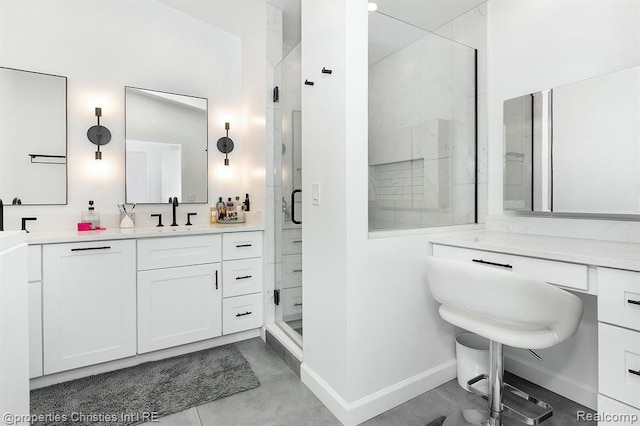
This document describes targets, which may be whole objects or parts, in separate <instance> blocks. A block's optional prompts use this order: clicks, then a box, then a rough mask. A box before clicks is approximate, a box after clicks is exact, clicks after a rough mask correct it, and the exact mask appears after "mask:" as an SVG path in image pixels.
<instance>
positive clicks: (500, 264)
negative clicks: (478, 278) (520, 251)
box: [472, 259, 513, 269]
mask: <svg viewBox="0 0 640 426" xmlns="http://www.w3.org/2000/svg"><path fill="white" fill-rule="evenodd" d="M472 260H473V261H474V262H476V263H482V264H484V265H491V266H500V267H501V268H509V269H511V268H513V266H511V265H509V264H508V263H496V262H489V261H488V260H482V259H472Z"/></svg>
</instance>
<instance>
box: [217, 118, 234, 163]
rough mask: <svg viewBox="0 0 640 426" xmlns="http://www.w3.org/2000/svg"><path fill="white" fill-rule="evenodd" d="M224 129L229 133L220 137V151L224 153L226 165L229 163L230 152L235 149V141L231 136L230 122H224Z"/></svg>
mask: <svg viewBox="0 0 640 426" xmlns="http://www.w3.org/2000/svg"><path fill="white" fill-rule="evenodd" d="M224 129H225V130H226V131H227V135H226V136H223V137H221V138H220V139H218V144H217V146H218V151H220V152H222V153H223V154H224V165H225V166H228V165H229V156H228V154H229V153H230V152H231V151H233V141H232V140H231V138H229V123H224Z"/></svg>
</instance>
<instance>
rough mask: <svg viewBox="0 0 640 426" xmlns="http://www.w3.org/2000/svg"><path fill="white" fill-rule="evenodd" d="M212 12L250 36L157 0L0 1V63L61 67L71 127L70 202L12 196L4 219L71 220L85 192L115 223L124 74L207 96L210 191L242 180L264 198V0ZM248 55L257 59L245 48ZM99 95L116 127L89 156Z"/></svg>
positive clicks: (136, 81) (9, 224) (141, 220)
mask: <svg viewBox="0 0 640 426" xmlns="http://www.w3.org/2000/svg"><path fill="white" fill-rule="evenodd" d="M258 3H260V4H262V2H258ZM218 12H219V13H218V17H219V19H220V20H224V19H225V17H226V18H227V23H228V25H232V24H233V22H238V21H240V20H242V21H243V22H244V21H245V20H246V21H247V22H248V23H249V24H250V25H253V32H252V34H251V36H252V37H248V38H251V40H252V41H253V42H248V41H243V40H241V37H239V36H237V35H233V34H231V33H229V32H225V31H223V30H221V29H219V28H216V27H214V26H212V25H211V24H207V23H205V22H203V21H202V20H198V19H194V18H192V17H190V16H189V15H187V14H185V13H182V12H179V11H176V10H175V9H172V8H170V7H167V6H165V5H163V4H161V3H159V2H156V1H153V0H138V1H136V2H130V1H126V0H111V1H108V2H103V1H98V0H69V1H39V0H26V1H20V2H2V4H1V5H0V65H2V66H8V67H15V68H20V69H26V70H34V71H41V72H47V73H53V74H59V75H65V76H67V77H68V137H69V139H68V170H69V176H68V178H69V204H68V205H67V206H60V207H46V206H40V207H26V206H23V207H22V208H8V209H6V210H5V229H18V228H19V226H20V217H21V216H32V215H33V216H37V217H38V221H37V222H34V223H32V224H30V225H29V227H30V229H36V230H37V229H58V228H73V227H75V223H76V222H77V221H78V220H79V218H80V212H81V211H82V210H84V209H86V204H87V201H88V200H90V199H91V200H95V202H96V209H97V210H99V211H100V212H101V213H102V217H103V224H105V225H106V226H107V227H109V226H112V227H113V226H117V223H118V210H117V208H116V204H117V203H119V202H122V201H123V200H124V155H125V150H124V86H125V85H130V86H136V87H142V88H149V89H156V90H161V91H167V92H173V93H184V94H190V95H195V96H201V97H206V98H208V99H209V147H210V149H209V200H210V201H215V200H217V198H218V196H219V195H221V196H225V197H227V196H235V195H241V196H242V198H244V196H243V195H244V192H249V193H250V195H251V196H252V198H253V200H252V201H254V204H252V206H254V207H255V209H256V210H257V209H259V208H260V207H261V206H263V205H264V201H265V197H264V95H263V87H264V79H265V76H264V74H265V73H264V51H265V48H264V41H262V43H261V42H260V40H261V39H260V38H259V37H261V36H263V35H264V32H265V18H264V8H260V7H256V8H253V9H251V10H250V12H251V13H245V14H244V15H228V16H227V15H225V12H224V9H222V10H218ZM258 17H259V18H260V19H259V22H258V21H257V19H258ZM246 39H247V37H245V40H246ZM256 40H257V41H256ZM247 45H248V46H249V47H251V49H252V50H251V52H247V51H246V50H244V48H245V46H247ZM251 55H253V56H255V57H256V59H255V61H251V60H250V59H247V58H249V57H250V56H251ZM96 103H101V106H102V108H103V115H102V119H101V123H102V124H103V125H104V126H106V127H108V128H109V129H110V130H111V132H112V135H113V139H112V141H111V143H110V144H109V145H107V146H105V147H103V152H104V154H103V158H104V159H103V160H102V161H101V162H98V161H95V160H94V159H93V151H94V150H95V146H94V145H93V144H91V143H90V142H89V141H88V140H87V138H86V131H87V129H88V128H89V127H90V126H92V125H94V124H95V116H94V114H93V108H94V107H95V106H97V105H96ZM261 106H262V108H261ZM225 121H231V130H230V134H229V136H230V137H231V138H232V139H233V140H234V142H235V143H236V147H235V149H234V151H233V153H231V154H230V156H229V158H230V160H231V164H232V167H231V168H227V169H225V168H224V166H223V158H224V155H223V154H221V153H219V152H218V151H217V149H216V147H215V143H216V141H217V139H218V138H219V137H221V136H223V135H224V122H225ZM170 211H171V209H170V206H169V205H168V203H167V205H166V206H158V205H155V206H139V207H137V208H136V212H137V213H138V214H137V215H136V220H137V222H138V224H139V225H140V224H142V225H145V224H148V225H150V224H152V221H151V218H149V217H148V214H149V213H151V212H160V213H164V214H170ZM178 212H179V214H180V215H181V219H180V220H181V221H182V218H183V216H182V215H185V214H186V212H198V216H196V218H195V219H196V220H195V223H206V222H208V206H207V205H205V204H197V205H189V206H180V207H179V208H178Z"/></svg>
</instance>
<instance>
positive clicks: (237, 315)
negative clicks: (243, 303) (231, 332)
mask: <svg viewBox="0 0 640 426" xmlns="http://www.w3.org/2000/svg"><path fill="white" fill-rule="evenodd" d="M245 315H251V312H249V311H247V312H245V313H244V314H236V317H243V316H245Z"/></svg>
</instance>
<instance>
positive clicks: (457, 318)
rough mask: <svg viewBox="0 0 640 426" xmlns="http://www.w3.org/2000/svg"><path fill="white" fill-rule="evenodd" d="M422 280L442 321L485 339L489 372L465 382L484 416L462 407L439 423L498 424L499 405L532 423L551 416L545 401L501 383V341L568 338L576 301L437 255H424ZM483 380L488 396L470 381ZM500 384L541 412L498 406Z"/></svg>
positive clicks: (531, 345) (577, 314) (576, 316)
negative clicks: (483, 403) (479, 399)
mask: <svg viewBox="0 0 640 426" xmlns="http://www.w3.org/2000/svg"><path fill="white" fill-rule="evenodd" d="M427 281H428V283H429V286H430V287H431V292H432V294H433V297H434V298H435V299H436V300H437V301H438V302H440V303H441V304H442V305H441V306H440V316H441V317H442V318H443V319H444V320H445V321H447V322H449V323H451V324H453V325H455V326H458V327H461V328H464V329H466V330H469V331H471V332H473V333H476V334H478V335H480V336H483V337H486V338H487V339H489V340H490V342H491V343H490V349H489V357H490V361H489V362H490V369H489V375H488V376H487V375H481V376H478V377H475V378H473V379H471V380H469V382H468V386H469V389H470V390H472V391H473V392H475V393H478V394H480V395H481V396H483V397H484V398H485V399H488V401H489V419H488V421H487V419H486V417H485V418H484V419H483V420H482V421H480V419H478V418H479V417H480V416H479V415H478V413H477V412H475V413H470V412H463V413H459V414H457V415H454V416H449V418H447V420H446V421H445V423H444V424H445V425H455V426H458V425H460V424H487V425H491V426H501V425H502V412H503V408H504V411H505V413H506V414H507V415H509V416H510V417H514V418H515V419H517V420H519V421H521V422H524V423H527V424H532V425H533V424H538V423H540V422H542V421H544V420H546V419H547V418H549V417H551V415H552V413H553V409H552V408H551V406H549V405H548V404H546V403H544V402H542V401H538V400H537V399H535V398H534V397H531V396H530V395H527V394H525V393H524V392H522V391H520V390H518V389H516V388H513V387H511V386H509V385H508V384H504V383H503V373H504V368H503V365H504V364H503V362H504V360H503V353H502V345H508V346H513V347H517V348H524V349H543V348H548V347H551V346H554V345H556V344H558V343H560V342H562V341H564V340H566V339H568V338H569V337H571V336H572V335H573V334H574V333H575V332H576V330H577V328H578V325H579V324H580V320H581V318H582V309H583V308H582V301H581V300H580V299H579V298H578V297H577V296H575V295H573V294H571V293H569V292H566V291H564V290H561V289H559V288H556V287H554V286H553V285H550V284H547V283H545V282H543V281H538V280H535V279H531V278H529V277H525V276H522V275H519V274H517V273H514V272H511V271H505V270H502V269H497V268H495V267H492V266H487V265H478V264H470V263H466V262H460V261H456V260H450V259H442V258H437V257H430V258H428V259H427ZM483 379H488V380H489V387H488V388H489V394H488V395H484V394H483V393H482V392H480V391H479V390H478V389H476V388H474V386H473V384H475V383H477V382H479V381H480V380H483ZM503 387H504V388H506V389H507V390H509V391H511V392H513V393H514V394H516V395H518V396H520V397H522V398H524V399H526V400H528V401H530V402H531V403H534V404H536V405H538V406H540V407H542V408H544V409H545V411H544V413H543V414H541V415H539V416H538V417H536V418H530V417H526V416H525V415H523V414H521V413H519V412H518V411H516V410H515V409H513V408H510V407H508V406H506V405H503V403H502V392H503ZM463 417H464V421H463V420H462V418H463ZM473 417H475V419H472V418H473ZM485 422H486V423H485Z"/></svg>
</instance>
